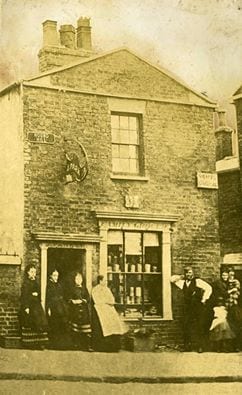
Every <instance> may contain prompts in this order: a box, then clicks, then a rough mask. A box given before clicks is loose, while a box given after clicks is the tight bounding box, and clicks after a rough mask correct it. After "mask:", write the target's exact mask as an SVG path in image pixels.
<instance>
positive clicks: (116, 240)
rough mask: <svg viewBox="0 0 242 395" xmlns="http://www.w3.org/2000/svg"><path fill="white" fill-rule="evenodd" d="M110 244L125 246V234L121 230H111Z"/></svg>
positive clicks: (109, 235)
mask: <svg viewBox="0 0 242 395" xmlns="http://www.w3.org/2000/svg"><path fill="white" fill-rule="evenodd" d="M108 244H120V245H122V244H123V234H122V231H121V230H109V232H108Z"/></svg>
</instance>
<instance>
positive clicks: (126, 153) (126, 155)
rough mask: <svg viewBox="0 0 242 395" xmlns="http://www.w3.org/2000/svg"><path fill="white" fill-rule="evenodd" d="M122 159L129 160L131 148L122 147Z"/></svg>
mask: <svg viewBox="0 0 242 395" xmlns="http://www.w3.org/2000/svg"><path fill="white" fill-rule="evenodd" d="M120 158H129V146H128V145H120Z"/></svg>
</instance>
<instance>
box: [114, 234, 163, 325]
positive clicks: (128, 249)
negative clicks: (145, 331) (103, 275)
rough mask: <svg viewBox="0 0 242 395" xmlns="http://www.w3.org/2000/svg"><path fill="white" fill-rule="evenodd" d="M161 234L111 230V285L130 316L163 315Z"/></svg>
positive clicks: (121, 307) (118, 305) (122, 309)
mask: <svg viewBox="0 0 242 395" xmlns="http://www.w3.org/2000/svg"><path fill="white" fill-rule="evenodd" d="M161 237H162V234H161V233H155V232H135V231H109V232H108V263H107V279H108V286H109V287H110V289H111V291H112V293H113V295H114V297H115V303H116V308H117V310H118V311H119V312H120V314H121V315H122V316H123V317H125V318H126V319H139V318H144V319H154V318H161V317H162V271H161V268H162V265H161Z"/></svg>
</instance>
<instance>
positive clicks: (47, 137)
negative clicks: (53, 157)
mask: <svg viewBox="0 0 242 395" xmlns="http://www.w3.org/2000/svg"><path fill="white" fill-rule="evenodd" d="M28 140H29V141H30V142H31V143H40V144H54V142H55V136H54V134H53V133H46V132H29V133H28Z"/></svg>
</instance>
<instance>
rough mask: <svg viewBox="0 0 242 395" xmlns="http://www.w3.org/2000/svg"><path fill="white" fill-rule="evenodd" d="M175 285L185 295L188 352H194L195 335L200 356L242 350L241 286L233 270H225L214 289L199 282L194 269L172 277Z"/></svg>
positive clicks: (201, 281)
mask: <svg viewBox="0 0 242 395" xmlns="http://www.w3.org/2000/svg"><path fill="white" fill-rule="evenodd" d="M171 282H172V283H174V284H175V285H176V286H177V287H178V288H180V289H181V290H182V291H183V296H184V304H183V305H184V314H183V317H184V321H183V323H184V325H183V334H184V350H185V351H191V350H192V349H193V345H194V341H192V340H194V337H193V336H192V334H193V333H194V332H195V335H196V339H195V343H196V345H197V351H198V352H203V351H204V350H206V349H209V350H212V351H217V352H229V351H240V350H241V340H242V338H241V336H242V309H241V306H240V282H239V280H238V279H236V278H235V272H234V269H233V268H232V267H229V268H223V269H222V270H221V277H220V279H218V280H216V281H215V282H214V283H212V284H211V285H210V284H208V283H207V282H205V281H204V280H202V279H200V278H196V277H195V276H194V272H193V269H192V267H186V268H185V269H184V274H183V275H181V276H180V275H174V276H172V278H171Z"/></svg>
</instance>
